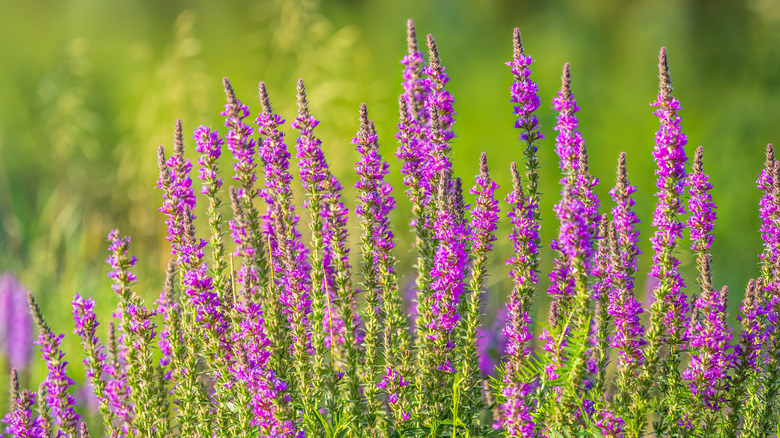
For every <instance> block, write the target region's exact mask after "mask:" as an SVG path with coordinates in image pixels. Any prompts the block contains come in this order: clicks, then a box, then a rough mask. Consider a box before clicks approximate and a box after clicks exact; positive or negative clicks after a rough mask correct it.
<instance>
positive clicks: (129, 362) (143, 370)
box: [106, 230, 167, 437]
mask: <svg viewBox="0 0 780 438" xmlns="http://www.w3.org/2000/svg"><path fill="white" fill-rule="evenodd" d="M108 242H109V247H108V249H109V251H110V254H109V256H108V258H107V259H106V263H108V264H109V266H111V268H112V270H111V271H110V272H109V274H108V276H109V278H111V279H113V280H114V284H113V285H112V288H113V289H114V292H116V294H117V295H119V299H120V301H119V303H120V304H119V313H120V317H121V319H120V322H121V327H122V336H121V339H122V345H123V347H124V348H125V355H124V359H125V361H126V362H125V369H124V370H123V371H124V376H126V380H125V379H116V376H115V379H114V380H118V381H116V382H115V383H114V385H116V386H117V387H118V388H114V387H113V385H112V390H113V391H117V390H119V391H122V389H123V388H122V384H123V383H124V385H126V388H127V389H125V391H122V392H128V393H129V398H130V399H131V400H132V401H133V404H134V405H136V406H145V407H148V406H151V403H152V402H153V400H154V399H155V397H157V396H159V394H158V393H157V388H155V387H154V386H153V385H151V382H153V381H154V376H155V374H156V372H157V370H156V369H155V367H154V365H153V363H152V354H153V350H152V348H151V346H152V341H153V340H154V338H155V337H156V336H157V333H156V331H155V330H156V327H155V325H154V323H153V322H152V317H154V315H155V312H154V311H151V310H149V309H147V308H146V307H145V306H144V305H143V304H142V300H141V298H140V297H139V296H138V295H137V294H136V293H135V292H133V290H132V287H133V285H134V284H135V281H136V277H135V274H133V272H132V271H131V268H132V267H133V266H135V264H136V262H137V259H136V258H135V256H130V255H129V246H130V238H129V237H120V236H119V231H118V230H112V231H111V232H110V233H109V234H108ZM114 374H115V375H116V374H117V372H116V370H115V371H114ZM122 380H125V382H122ZM125 403H127V402H125ZM113 404H116V403H113ZM128 411H129V412H128ZM120 412H121V413H122V415H121V417H122V418H123V420H124V421H125V422H128V423H129V422H131V421H132V423H133V426H135V427H136V428H137V429H138V430H139V431H140V433H143V434H146V435H147V436H154V437H158V436H161V434H162V425H163V421H164V419H166V418H167V412H155V411H154V410H153V409H151V408H145V409H142V410H138V409H131V408H129V407H124V406H122V407H120ZM131 415H132V418H131Z"/></svg>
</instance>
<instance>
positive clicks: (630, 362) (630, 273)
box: [606, 153, 646, 416]
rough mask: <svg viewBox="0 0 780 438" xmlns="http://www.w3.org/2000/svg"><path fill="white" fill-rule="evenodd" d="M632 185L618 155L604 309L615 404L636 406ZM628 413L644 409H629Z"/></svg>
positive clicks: (637, 311) (640, 343)
mask: <svg viewBox="0 0 780 438" xmlns="http://www.w3.org/2000/svg"><path fill="white" fill-rule="evenodd" d="M635 192H636V187H634V186H633V185H631V183H630V182H629V180H628V170H627V169H626V154H625V153H621V154H620V156H619V157H618V169H617V182H616V184H615V187H614V188H613V189H612V190H610V192H609V194H610V196H611V197H612V201H613V202H614V203H615V206H614V207H612V223H611V225H610V230H611V232H610V237H611V241H610V255H609V256H610V269H611V272H610V274H611V275H610V277H609V278H608V281H609V286H608V290H607V291H606V293H607V298H608V301H609V302H608V305H607V312H608V313H609V315H610V317H611V318H612V322H613V325H614V331H613V334H612V336H611V337H610V343H609V344H610V347H612V348H615V349H616V350H617V355H618V357H617V362H616V367H617V378H616V386H617V388H618V393H617V394H616V398H615V402H616V405H617V406H621V407H623V409H624V411H627V410H628V406H636V399H635V396H636V393H635V392H633V391H632V390H631V388H632V382H633V381H634V380H635V379H636V377H637V376H638V374H639V371H640V367H641V366H642V365H643V363H644V354H643V350H642V347H644V346H645V345H646V341H645V340H644V326H643V325H642V321H641V314H642V312H643V310H642V305H641V303H640V302H639V301H638V300H637V299H636V294H635V287H634V274H635V273H636V271H637V256H638V255H639V247H638V242H637V241H638V238H639V231H638V230H637V229H636V225H637V224H638V223H639V218H638V217H637V215H636V213H635V212H634V210H633V206H634V204H635V202H634V199H633V197H632V195H633V194H634V193H635ZM632 415H634V416H636V415H644V413H638V412H636V411H634V412H632Z"/></svg>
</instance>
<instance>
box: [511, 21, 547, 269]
mask: <svg viewBox="0 0 780 438" xmlns="http://www.w3.org/2000/svg"><path fill="white" fill-rule="evenodd" d="M533 63H534V59H533V58H531V56H529V55H526V54H525V52H524V50H523V42H522V39H521V37H520V29H518V28H515V30H514V34H513V57H512V61H510V62H507V63H506V65H508V66H509V67H511V68H512V75H513V76H514V81H513V82H512V86H511V88H510V90H511V96H512V98H511V101H512V103H514V104H515V105H514V113H515V115H516V116H517V120H516V121H515V129H520V130H521V133H520V140H521V141H523V142H524V143H525V149H524V150H523V155H524V156H525V168H526V181H527V183H526V184H527V188H526V190H527V191H528V194H529V197H530V198H531V200H532V201H533V203H534V204H535V205H537V209H536V212H535V213H534V218H535V219H536V220H539V209H538V205H539V193H538V186H539V171H538V170H539V157H538V156H537V155H536V153H537V150H538V147H537V146H536V142H537V141H538V140H542V139H544V134H543V133H542V132H541V131H540V125H539V120H538V119H537V117H536V111H537V110H538V109H539V105H540V104H541V100H540V99H539V94H538V93H539V86H538V85H537V84H536V82H534V81H533V80H531V73H533V72H532V70H531V69H530V68H529V67H530V66H531V64H533ZM534 269H535V268H534Z"/></svg>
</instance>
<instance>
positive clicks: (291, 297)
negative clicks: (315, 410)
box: [255, 83, 312, 399]
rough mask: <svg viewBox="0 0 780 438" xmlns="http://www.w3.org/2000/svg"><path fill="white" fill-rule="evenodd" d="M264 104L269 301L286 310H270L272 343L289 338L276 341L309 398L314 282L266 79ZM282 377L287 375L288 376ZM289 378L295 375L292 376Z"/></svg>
mask: <svg viewBox="0 0 780 438" xmlns="http://www.w3.org/2000/svg"><path fill="white" fill-rule="evenodd" d="M260 102H261V104H262V113H261V114H260V116H259V117H258V118H257V119H256V121H255V122H256V123H257V124H258V125H259V130H260V133H261V134H262V135H264V136H265V138H264V139H263V142H262V146H261V150H260V156H261V159H262V161H263V165H264V167H265V173H266V187H265V190H263V192H262V194H263V196H264V197H265V198H266V202H267V203H268V204H269V205H268V209H267V211H266V215H265V216H264V219H265V221H264V222H265V230H264V232H265V233H266V239H268V240H269V241H270V242H271V243H270V245H271V248H270V251H271V260H272V269H273V271H274V281H275V282H276V283H277V285H276V286H275V287H278V294H279V295H278V297H274V298H275V299H273V300H270V301H278V303H279V304H281V309H276V310H273V311H272V312H271V315H270V316H271V317H272V318H273V319H274V320H275V321H273V322H272V327H271V330H270V332H271V335H272V338H273V341H276V342H288V339H289V343H290V344H289V347H288V346H280V345H277V346H276V347H275V348H276V349H285V350H289V351H290V352H291V353H292V354H293V356H294V360H295V362H296V363H295V366H294V368H295V373H296V377H295V381H292V380H291V384H293V385H294V386H293V387H294V388H295V389H296V390H300V391H301V393H302V394H303V398H304V399H308V397H309V396H310V391H311V388H312V387H311V385H309V384H308V382H309V381H310V379H311V376H310V360H309V359H310V355H311V353H312V345H311V327H310V320H309V318H310V313H311V305H312V302H311V299H310V295H309V294H310V291H311V287H312V284H311V279H310V266H309V263H308V261H307V259H308V252H307V250H306V248H305V247H304V244H303V240H302V239H301V234H300V232H299V231H298V220H299V218H298V215H297V214H295V207H294V205H293V203H292V192H291V190H290V185H289V181H291V180H292V176H291V175H290V174H289V171H288V168H289V157H290V155H289V152H287V145H286V144H285V143H284V134H283V133H282V132H281V131H279V129H278V127H279V126H280V125H281V124H282V123H284V120H282V119H281V117H279V116H278V115H276V114H274V113H273V109H272V108H271V102H270V99H269V98H268V92H267V90H266V88H265V84H263V83H261V84H260ZM309 183H311V181H309ZM266 305H269V306H271V305H273V306H276V303H270V302H268V303H266ZM279 310H281V312H282V313H281V314H280V313H279ZM280 318H283V320H282V319H280ZM285 326H286V328H287V330H288V331H287V333H288V334H283V333H281V332H282V331H286V330H285V329H284V328H282V327H285ZM288 336H289V337H288ZM277 365H278V364H277ZM285 373H286V372H285ZM282 377H284V378H287V377H288V376H286V375H284V374H283V375H282ZM289 378H290V379H292V376H289Z"/></svg>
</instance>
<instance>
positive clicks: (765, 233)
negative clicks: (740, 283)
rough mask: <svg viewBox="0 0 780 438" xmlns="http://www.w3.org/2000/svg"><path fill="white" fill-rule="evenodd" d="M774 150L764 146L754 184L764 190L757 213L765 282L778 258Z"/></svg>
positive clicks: (779, 232) (778, 204)
mask: <svg viewBox="0 0 780 438" xmlns="http://www.w3.org/2000/svg"><path fill="white" fill-rule="evenodd" d="M775 162H776V161H775V151H774V148H773V147H772V145H771V144H769V145H767V146H766V161H765V163H764V169H762V170H761V173H760V174H759V175H758V180H757V181H756V184H757V185H758V188H759V189H761V190H762V191H763V192H764V195H763V196H762V197H761V200H760V201H759V214H760V217H761V239H762V240H763V242H764V251H763V252H762V253H761V256H760V257H761V267H762V269H761V271H762V278H763V280H764V283H765V284H768V283H769V281H770V280H771V275H772V274H771V272H772V269H773V268H774V266H775V264H776V263H777V261H778V260H779V259H780V253H779V252H778V248H780V227H779V226H778V225H777V220H778V218H780V200H779V199H778V191H777V190H776V189H775V187H776V185H777V184H776V183H775V178H774V167H775Z"/></svg>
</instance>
